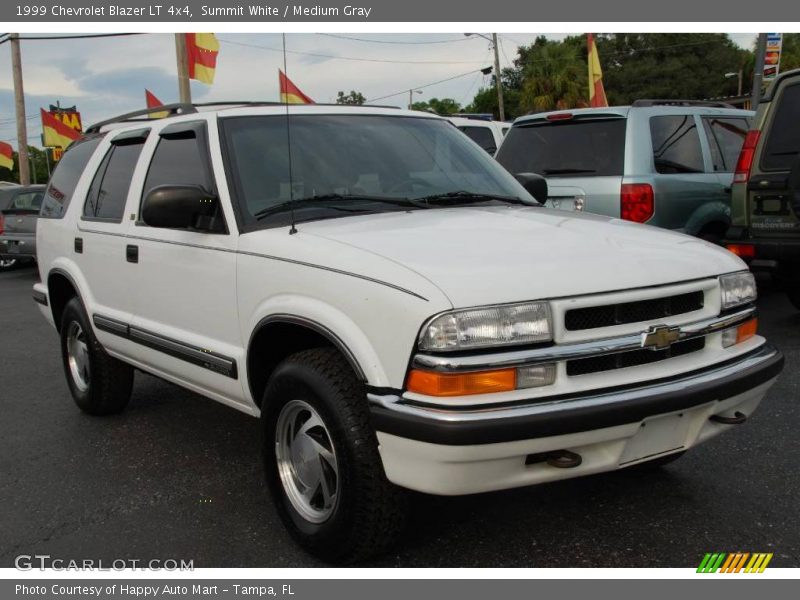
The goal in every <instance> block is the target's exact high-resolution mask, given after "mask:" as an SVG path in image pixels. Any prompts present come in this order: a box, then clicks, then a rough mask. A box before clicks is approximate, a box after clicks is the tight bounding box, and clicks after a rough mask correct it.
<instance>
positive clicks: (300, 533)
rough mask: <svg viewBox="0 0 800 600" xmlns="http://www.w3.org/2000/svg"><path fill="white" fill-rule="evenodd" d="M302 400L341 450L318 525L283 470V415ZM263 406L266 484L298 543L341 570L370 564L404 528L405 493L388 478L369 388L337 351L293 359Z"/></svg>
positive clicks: (282, 368)
mask: <svg viewBox="0 0 800 600" xmlns="http://www.w3.org/2000/svg"><path fill="white" fill-rule="evenodd" d="M297 400H300V401H302V402H305V403H307V404H308V405H309V406H310V407H312V408H313V410H314V411H316V412H317V416H318V417H320V418H321V420H322V421H323V423H324V427H325V428H326V429H325V435H328V436H329V438H330V441H331V442H332V445H333V448H334V449H335V452H334V455H335V458H336V464H337V468H338V471H337V474H336V501H335V504H334V505H333V506H332V508H330V509H329V510H330V511H331V512H330V514H329V516H327V517H326V520H324V521H323V522H320V523H314V522H312V521H310V520H308V519H307V518H305V517H304V516H303V515H302V514H301V513H300V512H299V511H298V510H297V509H296V508H295V506H294V505H293V504H292V500H290V498H289V493H288V492H287V488H286V487H285V486H284V484H283V483H282V479H281V475H280V473H279V468H278V452H280V450H279V449H278V443H276V442H277V441H278V438H279V436H278V435H277V427H278V423H279V415H280V414H281V412H282V411H284V412H285V410H284V408H285V407H287V405H289V404H290V403H293V401H297ZM262 407H263V410H262V422H263V425H264V447H263V454H264V467H265V474H266V479H267V485H268V487H269V490H270V493H271V495H272V498H273V500H274V502H275V505H276V507H277V509H278V513H279V514H280V517H281V519H282V521H283V523H284V525H285V526H286V528H287V529H288V530H289V532H290V533H291V535H292V537H293V538H294V539H295V540H296V541H297V542H298V543H299V544H300V545H301V546H302V547H303V548H304V549H305V550H307V551H308V552H310V553H311V554H313V555H315V556H317V557H319V558H321V559H323V560H325V561H327V562H331V563H336V564H347V563H352V562H356V561H359V560H364V559H366V558H368V557H371V556H375V555H377V554H380V553H381V552H383V551H384V550H385V549H386V548H387V547H389V546H390V545H391V544H392V543H393V542H394V541H395V540H396V538H397V536H398V535H399V533H400V532H401V531H402V529H403V527H404V525H405V517H406V503H405V502H404V499H405V496H406V493H405V491H404V490H402V489H401V488H399V487H396V486H395V485H393V484H391V483H390V482H389V481H388V480H387V479H386V475H385V473H384V470H383V464H382V463H381V458H380V455H379V454H378V441H377V437H376V435H375V430H374V429H373V428H372V425H371V423H370V415H369V408H368V406H367V400H366V391H365V389H364V385H363V384H362V383H361V382H360V381H359V380H358V378H357V377H356V375H355V373H354V372H353V370H352V368H351V367H350V365H349V364H348V362H347V361H346V360H345V358H344V357H343V356H342V355H341V354H340V353H339V352H337V351H336V350H334V349H332V348H319V349H314V350H306V351H303V352H298V353H297V354H294V355H292V356H290V357H289V358H287V359H286V360H284V361H283V362H282V363H281V364H280V365H279V366H278V367H277V368H276V369H275V372H274V373H273V374H272V376H271V378H270V380H269V383H268V385H267V389H266V391H265V393H264V398H263V403H262ZM323 470H324V469H323Z"/></svg>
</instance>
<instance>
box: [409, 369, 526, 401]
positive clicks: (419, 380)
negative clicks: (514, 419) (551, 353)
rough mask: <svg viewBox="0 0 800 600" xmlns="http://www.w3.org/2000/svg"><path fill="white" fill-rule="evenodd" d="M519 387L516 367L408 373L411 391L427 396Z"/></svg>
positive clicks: (460, 394)
mask: <svg viewBox="0 0 800 600" xmlns="http://www.w3.org/2000/svg"><path fill="white" fill-rule="evenodd" d="M516 387H517V371H516V369H500V370H496V371H479V372H476V373H434V372H432V371H419V370H417V369H414V370H412V371H411V372H410V373H409V374H408V384H407V388H408V391H409V392H416V393H417V394H425V395H426V396H469V395H471V394H489V393H492V392H510V391H512V390H515V389H516Z"/></svg>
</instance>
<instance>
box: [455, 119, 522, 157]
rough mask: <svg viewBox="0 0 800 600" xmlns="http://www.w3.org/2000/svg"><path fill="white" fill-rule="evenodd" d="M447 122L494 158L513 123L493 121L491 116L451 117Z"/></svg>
mask: <svg viewBox="0 0 800 600" xmlns="http://www.w3.org/2000/svg"><path fill="white" fill-rule="evenodd" d="M447 120H448V121H450V122H451V123H452V124H453V125H455V126H456V127H457V128H458V129H459V130H461V131H463V132H464V133H465V134H466V136H467V137H468V138H469V139H471V140H472V141H473V142H475V143H476V144H478V145H479V146H480V147H481V148H483V149H484V150H486V152H488V153H489V154H491V155H492V156H494V155H495V153H496V152H497V149H498V148H499V147H500V144H502V143H503V138H504V137H505V135H506V133H508V130H509V129H511V123H506V122H504V121H494V120H492V115H491V114H486V115H484V114H466V113H465V114H459V115H450V116H449V117H447Z"/></svg>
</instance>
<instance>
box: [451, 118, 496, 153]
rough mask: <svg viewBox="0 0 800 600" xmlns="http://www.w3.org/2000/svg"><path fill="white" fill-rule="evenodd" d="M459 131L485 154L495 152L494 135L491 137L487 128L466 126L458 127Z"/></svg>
mask: <svg viewBox="0 0 800 600" xmlns="http://www.w3.org/2000/svg"><path fill="white" fill-rule="evenodd" d="M459 129H460V130H461V131H463V132H464V133H465V134H466V135H467V137H468V138H469V139H471V140H472V141H473V142H475V143H476V144H478V146H480V147H481V148H483V149H484V150H486V151H487V152H490V153H491V154H494V153H495V152H497V145H496V144H495V143H494V135H492V131H491V130H490V129H489V128H488V127H475V126H470V125H467V126H465V127H459Z"/></svg>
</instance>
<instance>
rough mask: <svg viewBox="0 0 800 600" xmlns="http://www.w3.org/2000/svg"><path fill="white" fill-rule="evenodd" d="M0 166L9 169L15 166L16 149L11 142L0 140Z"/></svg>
mask: <svg viewBox="0 0 800 600" xmlns="http://www.w3.org/2000/svg"><path fill="white" fill-rule="evenodd" d="M0 167H3V168H5V169H8V170H9V171H10V170H11V169H13V168H14V149H13V148H12V147H11V144H6V143H5V142H0Z"/></svg>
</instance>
